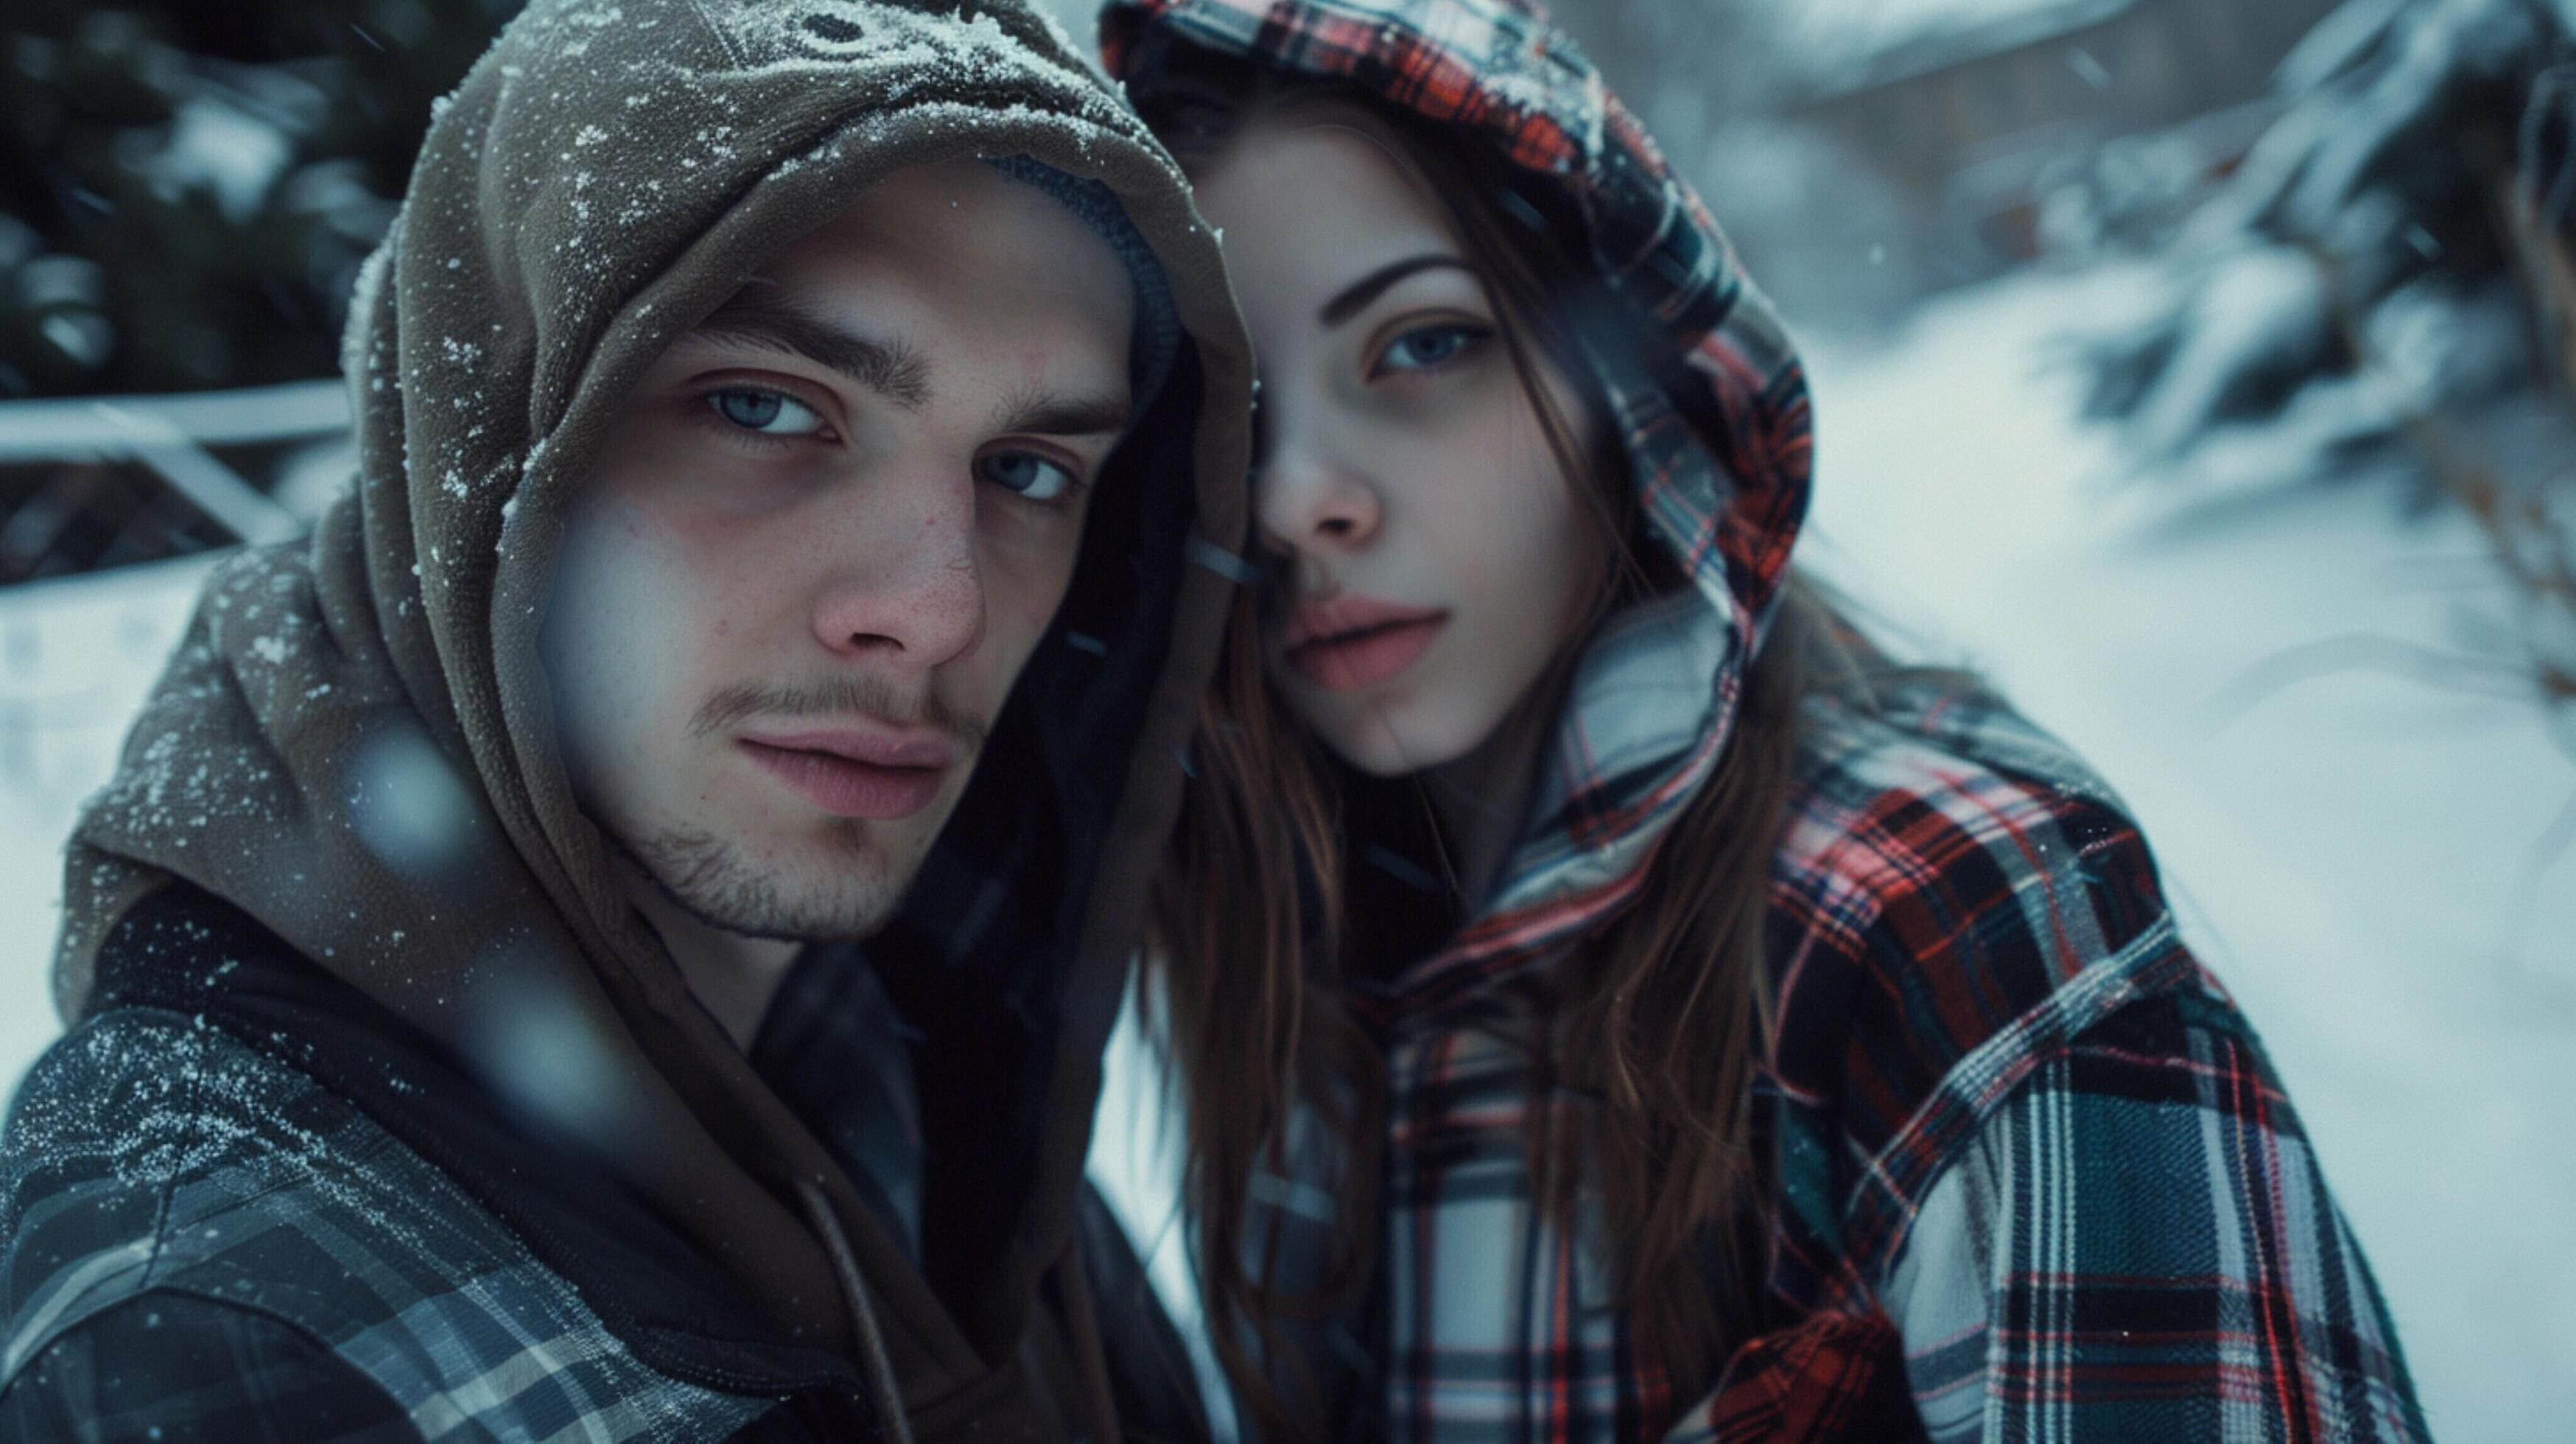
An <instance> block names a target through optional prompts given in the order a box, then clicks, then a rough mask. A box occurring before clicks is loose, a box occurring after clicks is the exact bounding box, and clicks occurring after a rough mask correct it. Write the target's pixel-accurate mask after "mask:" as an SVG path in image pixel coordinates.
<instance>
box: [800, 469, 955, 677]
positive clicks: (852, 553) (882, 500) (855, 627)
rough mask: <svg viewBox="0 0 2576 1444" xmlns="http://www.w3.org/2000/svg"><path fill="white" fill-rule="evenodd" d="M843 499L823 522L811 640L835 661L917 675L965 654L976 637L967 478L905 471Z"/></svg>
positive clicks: (870, 481)
mask: <svg viewBox="0 0 2576 1444" xmlns="http://www.w3.org/2000/svg"><path fill="white" fill-rule="evenodd" d="M847 493H848V494H847V495H846V496H845V497H843V498H842V499H841V501H842V504H841V505H840V506H839V507H838V508H837V509H836V510H837V512H838V514H837V515H835V516H833V517H831V518H830V519H829V520H828V522H826V523H825V525H826V527H827V529H828V530H827V533H826V534H827V535H828V536H829V538H830V541H829V547H830V561H829V564H828V569H827V571H826V573H825V575H824V579H823V582H822V585H821V586H820V587H819V588H818V590H817V591H816V594H815V598H814V635H815V638H816V639H817V640H818V641H820V642H821V643H822V644H823V646H824V647H825V649H826V650H828V651H830V652H832V653H833V654H834V655H836V656H842V657H847V658H849V659H851V660H861V659H864V660H868V661H871V662H874V663H876V664H878V665H881V666H886V667H890V668H893V669H895V670H897V671H900V672H906V673H915V674H926V673H928V672H929V671H930V670H931V669H932V668H934V667H937V666H939V665H940V664H941V663H944V662H947V661H950V660H952V659H954V658H956V657H959V656H962V655H964V654H965V653H967V652H969V651H971V650H973V649H974V646H975V644H976V643H977V642H978V641H981V640H982V639H983V635H984V581H983V576H982V574H981V572H980V571H979V570H978V567H977V563H976V558H975V491H974V480H973V478H972V477H971V476H970V475H968V474H967V473H966V471H965V469H964V468H962V467H961V468H957V469H956V474H955V475H954V476H950V475H946V474H944V469H936V470H934V469H913V470H911V471H910V472H909V473H908V474H904V475H880V476H876V477H872V478H867V479H864V480H859V481H856V482H854V483H851V484H850V485H849V486H848V488H847Z"/></svg>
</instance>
